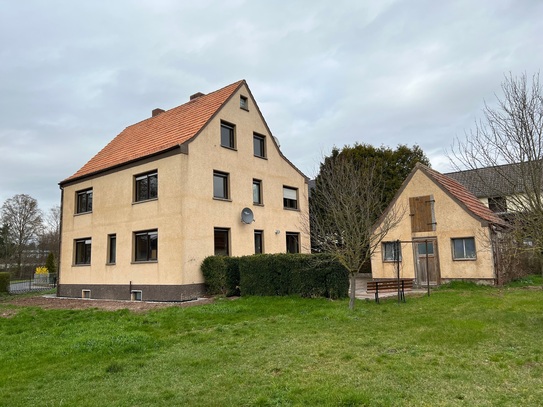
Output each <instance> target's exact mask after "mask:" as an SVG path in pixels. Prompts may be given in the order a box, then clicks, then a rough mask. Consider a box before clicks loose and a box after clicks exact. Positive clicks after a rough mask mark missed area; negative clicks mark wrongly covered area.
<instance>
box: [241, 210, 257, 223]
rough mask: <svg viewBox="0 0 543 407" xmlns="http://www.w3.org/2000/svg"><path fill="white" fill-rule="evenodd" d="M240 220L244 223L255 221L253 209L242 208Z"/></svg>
mask: <svg viewBox="0 0 543 407" xmlns="http://www.w3.org/2000/svg"><path fill="white" fill-rule="evenodd" d="M241 221H242V222H243V223H246V224H250V223H253V222H254V221H255V216H254V215H253V211H252V210H251V209H249V208H243V210H242V211H241Z"/></svg>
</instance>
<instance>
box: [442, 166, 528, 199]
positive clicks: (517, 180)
mask: <svg viewBox="0 0 543 407" xmlns="http://www.w3.org/2000/svg"><path fill="white" fill-rule="evenodd" d="M519 165H520V164H505V165H498V166H494V167H485V168H477V169H474V170H465V171H456V172H450V173H447V174H445V175H446V176H448V177H450V178H452V179H454V180H456V181H458V182H460V183H461V184H462V185H464V186H465V187H466V188H467V189H468V190H470V191H471V193H473V194H474V195H475V196H476V197H478V198H488V197H495V196H510V195H515V194H518V193H522V192H523V191H524V187H523V185H524V182H523V180H522V174H523V171H522V170H521V168H519Z"/></svg>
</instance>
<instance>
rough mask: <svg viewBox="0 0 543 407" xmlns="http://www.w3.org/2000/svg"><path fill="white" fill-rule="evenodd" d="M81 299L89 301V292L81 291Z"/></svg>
mask: <svg viewBox="0 0 543 407" xmlns="http://www.w3.org/2000/svg"><path fill="white" fill-rule="evenodd" d="M81 298H83V299H84V300H90V298H91V290H81Z"/></svg>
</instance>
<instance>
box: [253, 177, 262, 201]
mask: <svg viewBox="0 0 543 407" xmlns="http://www.w3.org/2000/svg"><path fill="white" fill-rule="evenodd" d="M255 188H257V189H258V199H257V200H256V201H255ZM253 205H264V200H263V195H262V180H260V179H256V178H253Z"/></svg>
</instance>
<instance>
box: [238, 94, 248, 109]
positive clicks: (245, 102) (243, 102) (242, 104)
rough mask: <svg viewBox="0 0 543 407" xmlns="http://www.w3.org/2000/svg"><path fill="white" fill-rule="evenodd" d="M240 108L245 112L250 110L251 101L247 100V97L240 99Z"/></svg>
mask: <svg viewBox="0 0 543 407" xmlns="http://www.w3.org/2000/svg"><path fill="white" fill-rule="evenodd" d="M239 107H240V109H243V110H249V101H248V100H247V97H246V96H241V95H240V97H239Z"/></svg>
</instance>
